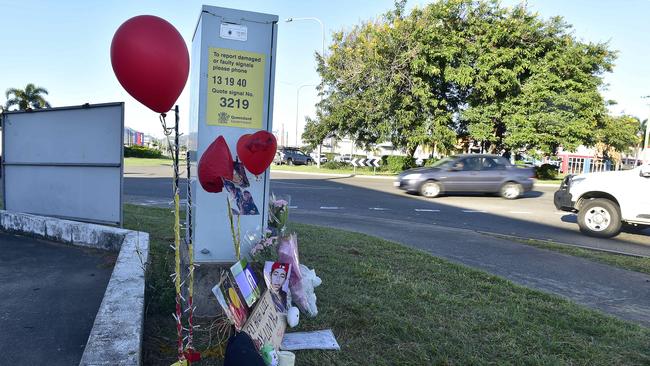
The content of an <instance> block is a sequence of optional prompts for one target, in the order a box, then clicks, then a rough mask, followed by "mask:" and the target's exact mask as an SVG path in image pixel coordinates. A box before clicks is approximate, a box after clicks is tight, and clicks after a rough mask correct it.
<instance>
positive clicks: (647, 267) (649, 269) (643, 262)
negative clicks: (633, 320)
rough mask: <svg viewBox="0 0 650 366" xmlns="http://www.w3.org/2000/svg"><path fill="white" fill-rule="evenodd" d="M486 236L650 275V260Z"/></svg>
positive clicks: (509, 237) (523, 239)
mask: <svg viewBox="0 0 650 366" xmlns="http://www.w3.org/2000/svg"><path fill="white" fill-rule="evenodd" d="M484 234H485V235H490V236H494V237H499V238H506V239H508V240H514V241H517V242H519V243H522V244H526V245H532V246H535V247H538V248H543V249H548V250H552V251H555V252H560V253H564V254H569V255H572V256H575V257H582V258H587V259H591V260H593V261H596V262H600V263H605V264H609V265H611V266H614V267H619V268H623V269H627V270H630V271H635V272H641V273H645V274H650V258H643V257H635V256H630V255H624V254H615V253H608V252H602V251H598V250H590V249H585V248H579V247H574V246H570V245H564V244H558V243H554V242H550V241H545V240H537V239H525V238H518V237H512V236H508V235H500V234H493V233H490V234H487V233H484Z"/></svg>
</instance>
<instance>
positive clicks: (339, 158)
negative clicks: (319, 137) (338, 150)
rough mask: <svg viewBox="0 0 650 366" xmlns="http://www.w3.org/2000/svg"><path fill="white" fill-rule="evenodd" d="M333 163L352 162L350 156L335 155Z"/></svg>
mask: <svg viewBox="0 0 650 366" xmlns="http://www.w3.org/2000/svg"><path fill="white" fill-rule="evenodd" d="M334 161H337V162H340V163H346V164H350V162H351V161H352V155H350V154H343V155H337V156H335V157H334Z"/></svg>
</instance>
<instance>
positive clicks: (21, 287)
mask: <svg viewBox="0 0 650 366" xmlns="http://www.w3.org/2000/svg"><path fill="white" fill-rule="evenodd" d="M114 261H115V258H114V255H113V254H110V253H108V254H107V253H106V252H103V251H96V250H91V249H85V248H80V247H74V246H70V245H64V244H58V243H53V242H49V241H44V240H38V239H34V238H28V237H23V236H14V235H10V234H6V233H0V293H2V301H0V329H1V330H0V354H2V357H1V358H0V365H76V364H78V363H79V360H81V355H82V354H83V351H84V347H85V345H86V341H87V340H88V336H89V335H90V330H91V329H92V327H93V322H94V321H95V315H97V310H98V309H99V305H100V304H101V302H102V299H103V298H104V291H105V290H106V285H107V284H108V280H109V279H110V277H111V273H112V272H113V264H114Z"/></svg>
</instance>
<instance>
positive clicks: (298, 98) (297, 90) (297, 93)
mask: <svg viewBox="0 0 650 366" xmlns="http://www.w3.org/2000/svg"><path fill="white" fill-rule="evenodd" d="M307 86H316V85H314V84H303V85H300V86H299V87H298V89H296V147H298V120H299V118H298V113H299V112H298V106H299V105H300V89H302V88H304V87H307Z"/></svg>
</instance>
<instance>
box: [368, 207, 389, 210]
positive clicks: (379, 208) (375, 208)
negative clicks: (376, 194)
mask: <svg viewBox="0 0 650 366" xmlns="http://www.w3.org/2000/svg"><path fill="white" fill-rule="evenodd" d="M370 210H375V211H388V209H387V208H383V207H370Z"/></svg>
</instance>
